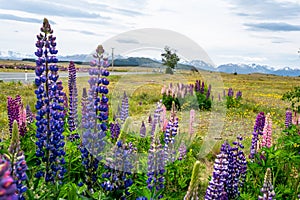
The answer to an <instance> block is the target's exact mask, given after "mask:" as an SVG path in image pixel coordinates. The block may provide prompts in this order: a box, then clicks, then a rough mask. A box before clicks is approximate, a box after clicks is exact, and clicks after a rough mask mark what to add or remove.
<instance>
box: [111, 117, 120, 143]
mask: <svg viewBox="0 0 300 200" xmlns="http://www.w3.org/2000/svg"><path fill="white" fill-rule="evenodd" d="M120 132H121V126H120V124H119V123H118V122H117V121H115V122H114V123H110V135H111V138H112V139H114V140H116V139H118V137H119V135H120Z"/></svg>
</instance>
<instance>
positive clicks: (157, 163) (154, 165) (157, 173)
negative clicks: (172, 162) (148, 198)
mask: <svg viewBox="0 0 300 200" xmlns="http://www.w3.org/2000/svg"><path fill="white" fill-rule="evenodd" d="M164 154H165V153H164V149H163V147H162V145H161V144H160V141H159V138H157V137H152V140H151V144H150V149H149V153H148V173H147V176H148V179H147V181H146V182H147V187H148V189H149V190H150V192H151V194H152V196H156V194H157V193H158V192H159V191H160V190H161V189H163V188H164V181H165V178H164V173H165V160H164ZM160 198H162V195H160V196H159V197H158V199H160Z"/></svg>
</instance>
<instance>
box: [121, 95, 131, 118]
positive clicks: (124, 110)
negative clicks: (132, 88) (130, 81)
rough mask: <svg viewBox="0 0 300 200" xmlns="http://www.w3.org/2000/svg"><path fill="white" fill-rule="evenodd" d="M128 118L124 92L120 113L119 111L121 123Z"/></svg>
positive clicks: (127, 105) (126, 100) (127, 106)
mask: <svg viewBox="0 0 300 200" xmlns="http://www.w3.org/2000/svg"><path fill="white" fill-rule="evenodd" d="M128 116H129V104H128V97H127V95H126V92H124V94H123V98H122V105H121V111H120V119H121V121H122V122H123V123H124V122H125V120H126V119H127V117H128Z"/></svg>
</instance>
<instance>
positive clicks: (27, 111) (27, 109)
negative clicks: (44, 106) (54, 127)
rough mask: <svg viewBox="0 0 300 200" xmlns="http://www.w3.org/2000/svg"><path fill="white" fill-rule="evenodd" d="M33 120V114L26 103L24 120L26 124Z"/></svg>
mask: <svg viewBox="0 0 300 200" xmlns="http://www.w3.org/2000/svg"><path fill="white" fill-rule="evenodd" d="M33 120H34V114H33V113H32V111H31V109H30V106H29V105H28V104H27V105H26V122H27V123H28V124H30V123H32V122H33Z"/></svg>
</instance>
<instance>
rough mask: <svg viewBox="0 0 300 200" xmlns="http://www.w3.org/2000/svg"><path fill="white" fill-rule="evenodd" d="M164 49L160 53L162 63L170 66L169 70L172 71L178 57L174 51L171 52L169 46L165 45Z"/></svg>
mask: <svg viewBox="0 0 300 200" xmlns="http://www.w3.org/2000/svg"><path fill="white" fill-rule="evenodd" d="M164 50H165V52H164V53H162V54H161V56H162V62H163V65H166V66H167V69H168V68H170V70H171V71H172V70H173V69H174V68H175V67H176V65H177V63H178V61H179V60H180V59H179V57H178V56H177V54H176V52H172V50H171V49H170V47H168V46H166V47H165V49H164ZM166 72H167V71H166ZM172 72H173V71H172Z"/></svg>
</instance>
